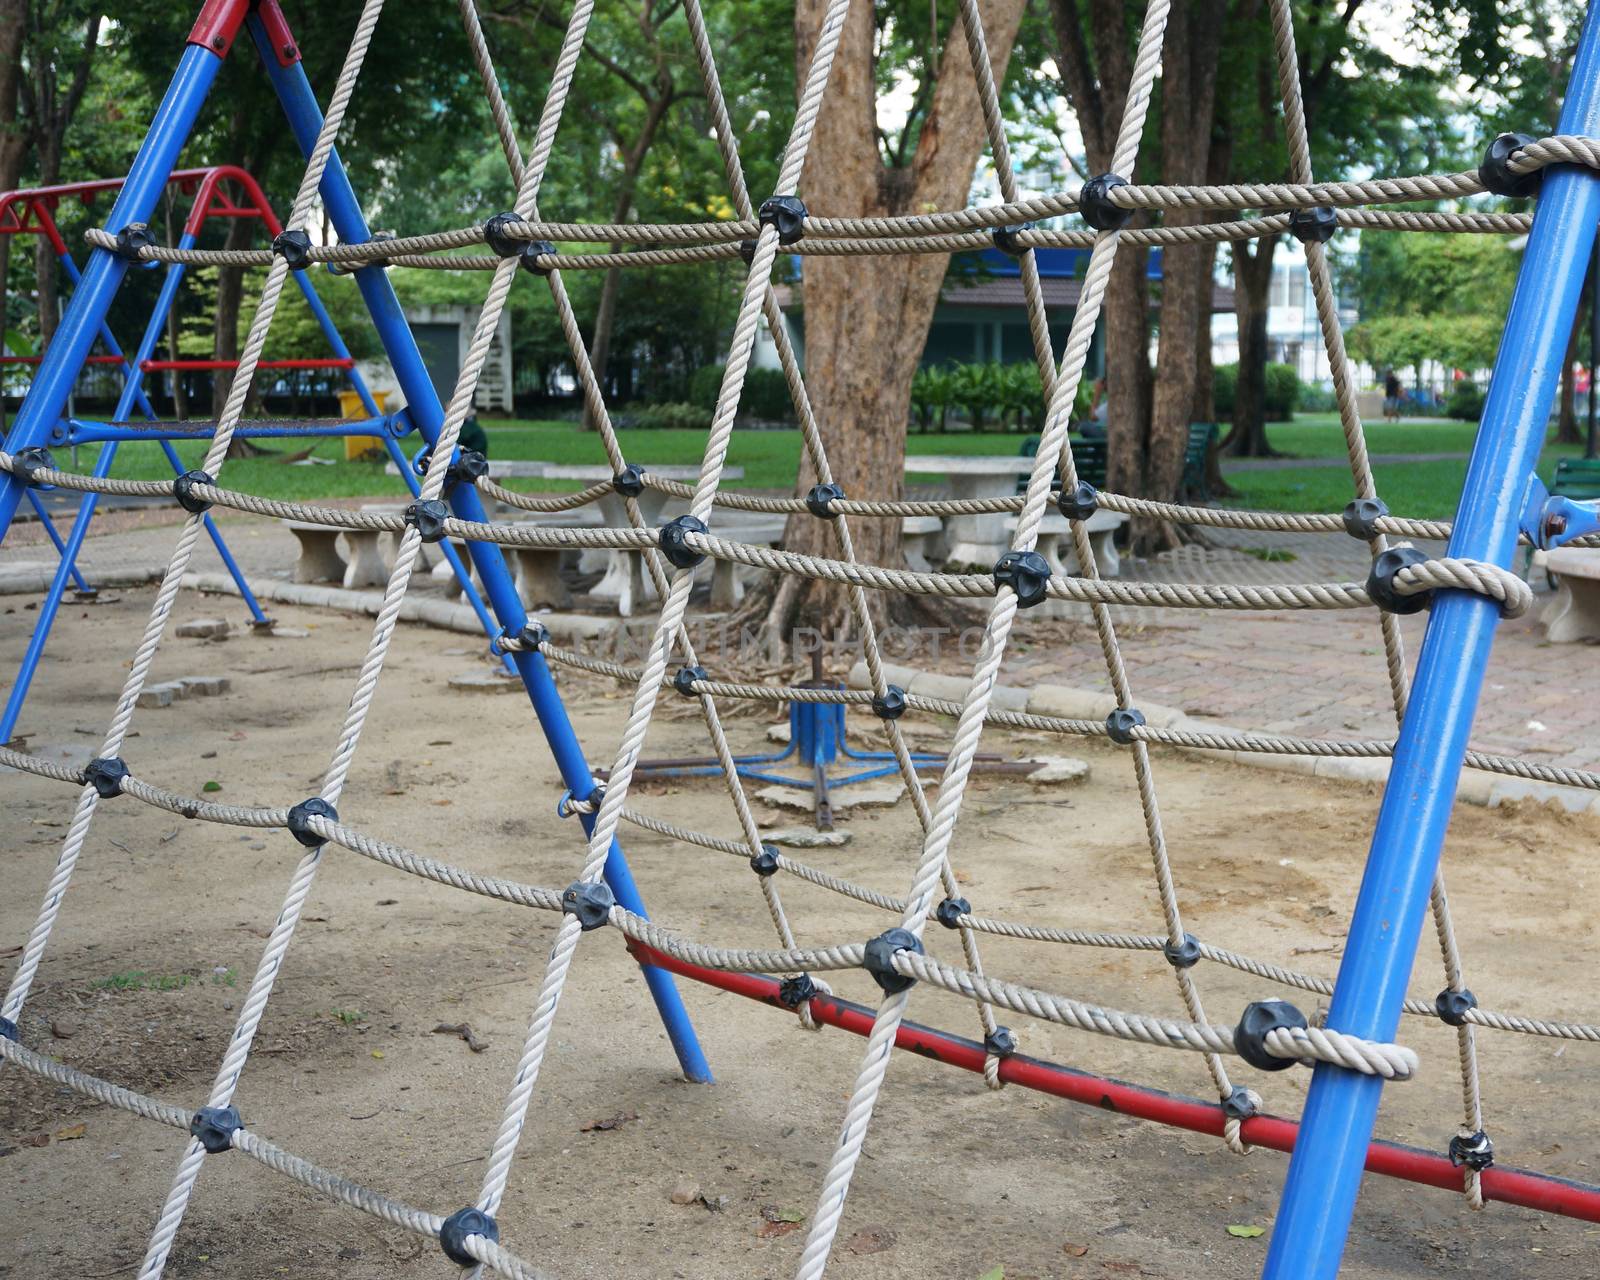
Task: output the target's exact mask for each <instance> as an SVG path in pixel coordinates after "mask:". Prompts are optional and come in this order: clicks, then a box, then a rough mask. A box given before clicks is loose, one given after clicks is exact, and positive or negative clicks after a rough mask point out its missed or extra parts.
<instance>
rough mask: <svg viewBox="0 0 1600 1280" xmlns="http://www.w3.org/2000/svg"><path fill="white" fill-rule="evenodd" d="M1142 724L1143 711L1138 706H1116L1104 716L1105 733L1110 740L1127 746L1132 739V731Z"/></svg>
mask: <svg viewBox="0 0 1600 1280" xmlns="http://www.w3.org/2000/svg"><path fill="white" fill-rule="evenodd" d="M1142 724H1144V712H1142V711H1140V710H1139V708H1138V707H1118V708H1117V709H1116V710H1115V711H1113V712H1112V713H1111V714H1110V715H1108V716H1107V717H1106V733H1107V735H1109V737H1110V738H1111V741H1113V742H1116V743H1120V744H1121V745H1122V746H1124V747H1125V746H1127V745H1128V744H1129V743H1131V742H1132V741H1133V731H1134V730H1135V729H1137V728H1139V726H1141V725H1142Z"/></svg>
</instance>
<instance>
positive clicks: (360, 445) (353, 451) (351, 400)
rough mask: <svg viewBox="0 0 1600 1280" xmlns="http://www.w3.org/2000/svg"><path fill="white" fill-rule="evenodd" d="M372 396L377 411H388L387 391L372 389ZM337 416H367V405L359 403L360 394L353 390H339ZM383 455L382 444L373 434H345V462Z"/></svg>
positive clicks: (352, 418)
mask: <svg viewBox="0 0 1600 1280" xmlns="http://www.w3.org/2000/svg"><path fill="white" fill-rule="evenodd" d="M372 398H373V400H374V401H376V402H377V405H378V412H379V413H388V412H389V405H388V400H389V393H388V392H387V391H374V392H373V393H372ZM339 416H340V417H341V418H345V419H349V420H355V419H359V418H365V417H366V416H367V406H366V405H364V404H362V403H361V396H360V394H359V393H358V392H355V391H341V392H340V393H339ZM382 456H383V446H382V445H381V444H379V443H378V440H377V438H376V437H375V436H346V437H345V438H344V457H345V461H346V462H351V461H354V460H355V459H357V458H368V457H378V458H381V457H382Z"/></svg>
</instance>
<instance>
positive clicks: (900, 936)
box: [861, 929, 922, 996]
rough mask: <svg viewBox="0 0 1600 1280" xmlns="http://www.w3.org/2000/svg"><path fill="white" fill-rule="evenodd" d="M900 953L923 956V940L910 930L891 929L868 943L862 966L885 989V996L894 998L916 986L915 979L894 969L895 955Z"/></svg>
mask: <svg viewBox="0 0 1600 1280" xmlns="http://www.w3.org/2000/svg"><path fill="white" fill-rule="evenodd" d="M900 951H915V952H916V953H917V954H918V955H921V954H922V939H921V938H919V937H917V935H916V934H914V933H912V932H911V930H910V929H889V930H887V931H886V932H884V933H880V934H879V935H878V936H877V937H876V938H874V939H872V941H870V942H869V943H867V950H866V954H865V955H864V956H862V958H861V964H862V966H863V967H864V968H865V969H866V971H867V972H868V973H870V974H871V975H872V980H873V981H874V982H876V983H877V984H878V985H879V986H880V987H882V988H883V992H884V994H885V995H891V996H892V995H894V994H895V993H896V992H899V991H904V990H906V989H907V988H908V987H912V986H915V985H916V981H917V980H916V979H915V978H908V977H906V975H905V974H903V973H900V972H898V971H897V970H896V969H895V967H894V957H895V954H896V953H897V952H900Z"/></svg>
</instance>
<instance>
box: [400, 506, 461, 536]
mask: <svg viewBox="0 0 1600 1280" xmlns="http://www.w3.org/2000/svg"><path fill="white" fill-rule="evenodd" d="M405 518H406V523H407V524H408V525H410V526H411V527H412V528H413V529H415V530H416V531H417V534H418V536H419V537H421V539H422V540H423V541H424V542H442V541H444V522H445V521H446V520H448V519H449V518H450V508H449V507H447V506H445V505H444V503H442V502H440V501H439V499H437V498H430V499H428V501H426V502H413V503H412V504H411V505H410V506H408V507H407V508H406V513H405Z"/></svg>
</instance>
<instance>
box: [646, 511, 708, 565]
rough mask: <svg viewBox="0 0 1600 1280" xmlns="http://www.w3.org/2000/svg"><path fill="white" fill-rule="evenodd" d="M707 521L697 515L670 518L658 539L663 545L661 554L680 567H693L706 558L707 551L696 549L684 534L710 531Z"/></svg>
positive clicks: (663, 526) (662, 527)
mask: <svg viewBox="0 0 1600 1280" xmlns="http://www.w3.org/2000/svg"><path fill="white" fill-rule="evenodd" d="M710 532H711V530H709V529H707V528H706V525H705V521H704V520H701V519H698V518H697V517H695V516H679V517H678V518H677V519H676V520H668V521H667V523H666V524H664V525H662V526H661V531H660V536H659V537H658V539H657V541H658V542H659V543H660V545H661V554H662V555H664V556H666V558H667V561H668V563H670V564H671V565H672V566H673V567H674V568H678V569H692V568H694V567H695V565H697V564H699V563H700V562H701V561H702V560H704V559H705V558H706V555H705V552H703V551H696V550H695V549H694V548H693V547H691V546H690V545H689V544H688V543H687V542H685V541H684V536H685V535H686V534H690V533H710Z"/></svg>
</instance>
